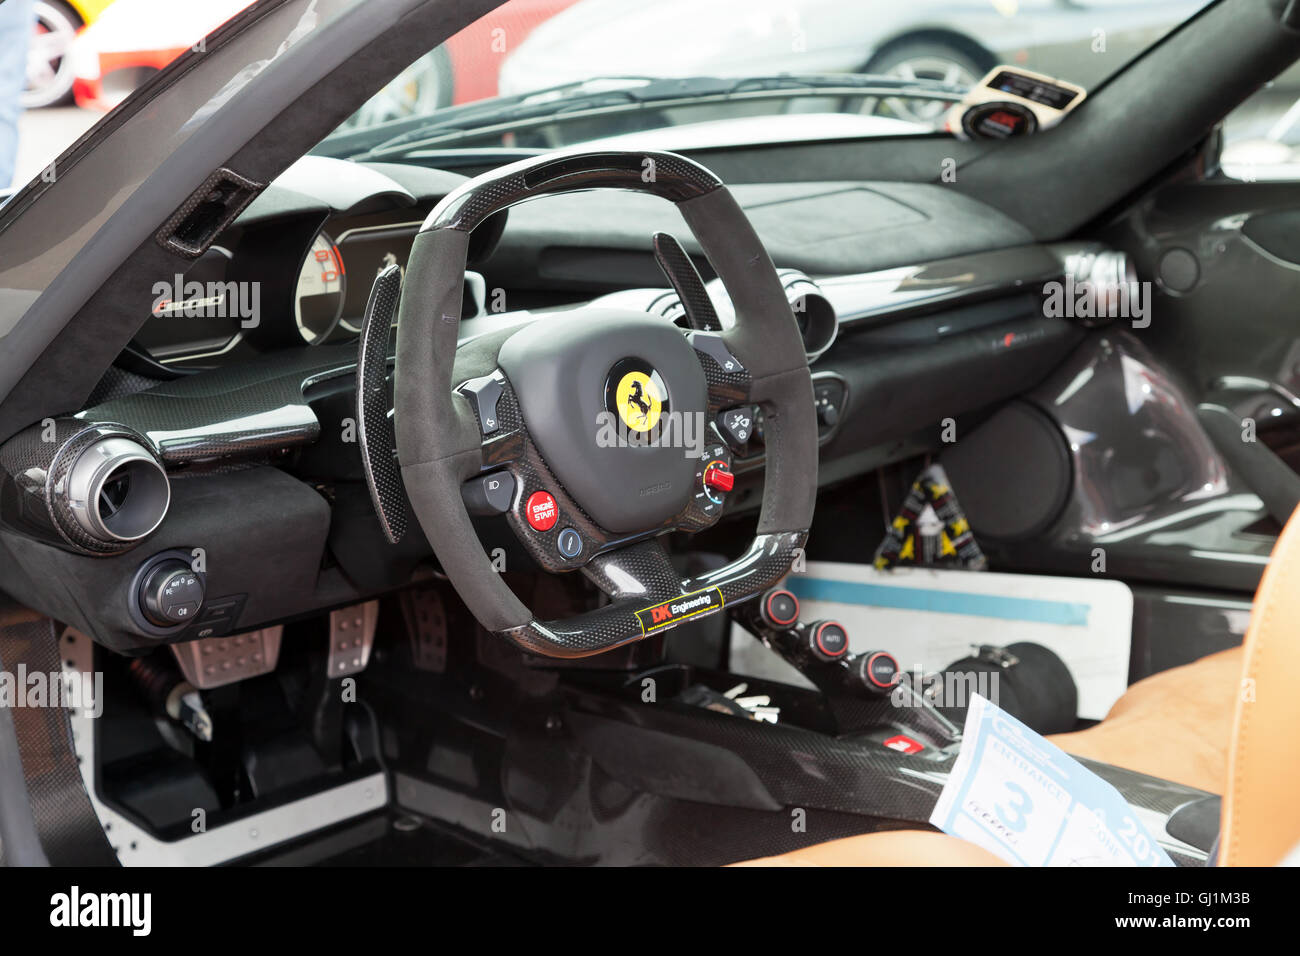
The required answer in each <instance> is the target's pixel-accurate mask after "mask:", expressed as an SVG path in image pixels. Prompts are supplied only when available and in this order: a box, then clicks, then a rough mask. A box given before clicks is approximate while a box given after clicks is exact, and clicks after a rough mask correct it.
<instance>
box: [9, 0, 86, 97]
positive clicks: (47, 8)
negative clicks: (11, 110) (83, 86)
mask: <svg viewBox="0 0 1300 956" xmlns="http://www.w3.org/2000/svg"><path fill="white" fill-rule="evenodd" d="M35 10H36V23H35V25H34V27H33V33H32V38H31V42H30V45H29V46H28V48H27V89H26V90H24V91H23V108H24V109H36V108H38V107H41V106H54V105H57V104H61V103H67V102H70V101H71V99H72V80H73V74H72V59H71V57H69V56H68V52H69V50H70V49H71V47H72V41H73V40H74V39H76V36H77V30H78V29H79V28H80V27H81V18H80V17H79V16H77V14H76V12H75V11H73V9H72V8H71V7H70V6H68V5H67V4H66V3H62V2H60V0H37V2H36V4H35Z"/></svg>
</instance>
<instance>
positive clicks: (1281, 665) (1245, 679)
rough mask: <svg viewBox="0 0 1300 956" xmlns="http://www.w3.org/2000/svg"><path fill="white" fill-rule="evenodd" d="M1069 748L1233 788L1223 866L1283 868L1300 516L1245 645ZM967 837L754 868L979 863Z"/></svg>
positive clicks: (1296, 733) (1298, 634)
mask: <svg viewBox="0 0 1300 956" xmlns="http://www.w3.org/2000/svg"><path fill="white" fill-rule="evenodd" d="M1052 739H1053V740H1054V741H1055V742H1056V743H1057V744H1058V745H1059V746H1061V747H1062V748H1063V749H1065V750H1066V751H1068V752H1070V753H1074V754H1078V755H1079V756H1083V757H1089V758H1092V759H1095V760H1101V761H1105V762H1106V763H1111V764H1115V765H1116V766H1121V767H1128V768H1130V769H1133V770H1138V771H1140V772H1142V773H1147V774H1152V775H1153V776H1159V777H1163V778H1165V779H1168V780H1176V781H1178V782H1179V783H1184V784H1187V785H1189V786H1194V787H1199V788H1201V789H1203V790H1208V791H1210V792H1212V793H1222V794H1223V795H1224V799H1223V815H1222V820H1221V824H1220V845H1219V864H1220V865H1222V866H1273V865H1275V864H1277V863H1279V862H1280V861H1281V860H1282V859H1283V858H1284V857H1285V856H1286V854H1287V852H1288V851H1289V850H1291V848H1292V847H1294V846H1296V845H1297V844H1298V843H1300V509H1297V510H1296V513H1295V514H1293V515H1292V516H1291V520H1290V521H1288V522H1287V526H1286V528H1284V529H1283V531H1282V534H1281V535H1280V536H1279V538H1278V541H1277V545H1276V547H1275V548H1274V549H1273V556H1272V558H1271V560H1270V562H1269V566H1268V568H1267V569H1266V570H1265V572H1264V577H1263V579H1262V580H1261V581H1260V585H1259V591H1258V592H1256V594H1255V605H1254V608H1253V610H1252V612H1251V620H1250V628H1249V630H1248V631H1247V632H1246V641H1245V643H1244V645H1243V646H1242V647H1241V648H1236V649H1234V650H1230V651H1223V652H1221V653H1218V654H1211V655H1210V656H1209V657H1205V658H1202V659H1201V660H1199V661H1195V662H1194V663H1191V664H1188V665H1186V666H1184V667H1177V668H1174V669H1173V670H1169V671H1164V672H1162V673H1160V674H1156V675H1154V676H1152V677H1149V678H1147V679H1146V680H1143V681H1139V682H1138V683H1136V684H1134V685H1133V686H1132V687H1130V688H1129V690H1128V692H1127V693H1125V695H1124V696H1123V697H1122V698H1120V700H1119V701H1118V702H1117V703H1116V704H1115V706H1114V707H1113V708H1112V709H1111V712H1110V714H1109V715H1108V716H1107V718H1106V720H1104V721H1102V722H1101V723H1100V724H1098V725H1097V726H1096V727H1092V728H1089V729H1088V730H1085V731H1080V732H1078V733H1072V734H1058V735H1057V736H1056V737H1054V738H1052ZM1000 862H1001V861H1000V860H998V859H997V858H996V857H994V856H993V855H992V854H990V853H987V852H985V851H984V850H983V849H981V848H980V847H977V846H975V845H974V844H972V843H968V842H967V841H965V840H961V839H958V838H957V837H953V836H948V835H947V834H942V833H933V832H927V831H920V830H891V831H887V832H881V833H869V834H866V835H863V836H857V837H849V838H847V839H843V840H833V841H831V842H829V843H822V844H819V845H817V846H812V847H807V848H805V849H802V850H796V851H794V852H793V853H786V854H783V855H782V856H775V857H767V858H765V859H760V860H752V861H749V862H748V863H746V864H743V865H749V866H754V865H757V866H978V865H990V866H992V865H997V864H999V863H1000Z"/></svg>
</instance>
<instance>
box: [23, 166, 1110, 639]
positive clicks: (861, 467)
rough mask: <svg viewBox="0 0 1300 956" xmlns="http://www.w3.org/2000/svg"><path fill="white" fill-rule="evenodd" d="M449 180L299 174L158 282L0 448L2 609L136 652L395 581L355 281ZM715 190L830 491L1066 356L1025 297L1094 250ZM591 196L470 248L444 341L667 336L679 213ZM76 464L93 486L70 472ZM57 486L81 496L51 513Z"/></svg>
mask: <svg viewBox="0 0 1300 956" xmlns="http://www.w3.org/2000/svg"><path fill="white" fill-rule="evenodd" d="M463 181H465V177H463V176H460V175H457V174H454V173H449V172H445V171H441V170H436V169H429V168H425V167H420V166H397V165H393V164H354V163H345V162H341V161H338V160H332V159H326V158H323V157H308V158H306V159H304V160H302V161H300V162H299V163H298V164H296V165H295V166H294V167H292V168H291V169H290V170H289V171H288V172H286V174H285V175H284V176H282V177H281V178H280V180H278V181H277V182H276V183H274V184H273V185H272V186H270V187H268V188H267V189H266V190H264V191H263V192H262V193H261V194H260V195H259V196H258V198H257V199H256V200H255V201H254V202H252V203H251V204H250V205H249V206H248V207H247V208H246V209H245V210H244V212H243V214H242V215H241V216H240V217H239V218H238V219H237V220H236V221H235V222H234V224H233V225H232V226H230V227H229V228H228V229H227V230H226V231H225V232H224V233H223V234H222V235H220V236H219V237H218V238H217V240H216V242H215V243H214V244H213V245H212V246H211V247H210V248H208V249H207V250H206V251H205V252H204V253H203V255H202V256H200V257H199V258H198V259H197V260H195V261H194V262H193V264H192V266H191V267H190V268H189V269H188V270H187V271H186V272H185V273H184V274H183V275H176V276H172V277H161V278H160V280H159V282H158V283H157V284H156V285H155V289H154V292H155V295H154V299H153V304H152V309H151V314H150V315H149V316H148V318H147V319H146V320H145V321H144V324H143V326H142V328H141V330H140V332H139V333H138V335H137V337H136V339H135V342H134V343H133V346H132V349H131V350H129V352H130V354H129V355H128V354H127V353H124V354H123V357H122V358H121V359H119V362H118V364H117V365H115V366H114V368H113V369H110V371H109V373H108V374H106V375H105V377H104V380H103V381H102V382H101V383H100V386H99V387H97V388H96V390H95V393H94V394H93V395H92V396H91V398H90V400H89V401H88V402H87V403H86V406H85V407H84V408H82V409H81V410H80V411H78V412H76V413H75V414H73V415H70V416H67V417H66V418H62V419H59V420H58V422H57V428H56V431H57V435H56V440H55V441H53V442H51V441H45V440H43V436H42V435H41V434H40V433H39V431H33V429H29V430H28V431H27V432H23V433H20V434H19V435H17V436H15V437H14V438H13V439H10V440H9V441H8V442H6V443H5V444H4V445H3V446H0V470H3V471H4V472H5V473H6V474H7V475H9V476H11V478H13V480H11V481H7V482H6V483H5V489H6V491H5V494H4V496H3V498H0V558H3V559H4V563H5V565H6V574H9V573H13V574H14V575H16V576H18V578H19V580H21V581H23V593H25V594H30V595H32V601H33V602H34V603H35V605H36V606H38V607H39V609H40V610H42V611H43V612H45V613H47V614H49V615H51V616H53V617H55V618H57V619H60V620H65V621H69V622H71V623H73V624H74V625H75V626H77V627H78V628H79V629H81V630H83V631H85V632H86V633H88V634H91V635H93V636H94V637H95V638H96V639H97V640H98V641H100V642H101V643H104V644H107V645H109V646H111V647H114V648H117V649H119V650H124V651H128V652H129V651H131V650H135V649H140V648H145V647H151V646H155V645H156V644H157V643H158V642H159V641H163V642H176V641H185V640H192V639H194V638H195V637H203V636H212V635H215V634H220V633H238V632H244V631H247V630H249V629H252V628H257V627H260V626H262V625H266V624H271V623H273V622H276V621H281V620H284V619H286V618H289V617H293V616H295V615H303V614H308V613H313V612H317V611H320V610H323V609H327V608H330V607H337V606H340V605H343V604H348V603H352V602H355V601H358V600H362V599H364V598H366V597H367V596H371V595H374V594H378V593H382V592H384V591H386V590H391V589H394V588H397V587H400V586H402V585H404V584H405V583H407V582H408V581H409V580H410V579H411V575H412V573H413V572H415V571H416V569H417V568H418V567H419V566H421V565H423V564H427V562H429V561H430V560H431V555H430V549H429V546H428V543H427V541H425V540H424V539H423V537H422V536H421V535H420V534H419V532H418V530H416V531H414V532H412V533H410V534H408V535H407V536H406V537H405V538H404V539H403V540H402V541H401V542H400V543H399V544H397V545H393V544H390V543H389V541H388V540H387V539H386V538H385V537H384V535H383V532H382V529H381V527H380V523H379V522H378V521H377V520H376V515H375V512H374V509H373V506H372V504H371V501H370V498H369V494H368V491H367V488H366V485H365V476H364V471H363V465H362V463H361V458H360V454H359V451H358V445H357V443H356V437H355V420H356V416H357V407H356V381H357V361H358V345H357V333H358V330H359V328H360V321H361V317H362V314H363V313H364V310H365V307H366V301H367V297H368V295H369V293H370V289H371V285H372V283H373V280H374V277H375V276H376V274H377V273H378V272H379V271H380V270H382V269H384V268H386V267H387V266H389V265H392V264H396V265H398V266H404V265H405V262H406V258H407V256H408V254H409V251H410V247H411V242H412V241H413V239H414V236H415V234H416V232H417V230H418V228H419V224H420V223H421V222H422V221H423V219H424V217H425V216H426V215H427V213H428V212H429V211H430V210H431V209H432V208H433V207H434V206H435V205H436V204H437V202H438V201H439V200H440V199H441V198H442V197H443V196H445V195H446V194H447V193H448V192H450V191H451V190H453V189H454V188H456V186H457V185H459V184H460V183H461V182H463ZM732 192H733V193H734V194H735V195H736V197H737V200H738V201H739V202H740V203H741V205H742V206H743V207H744V208H745V209H746V212H747V214H748V215H749V217H750V218H751V221H752V222H753V223H754V225H755V228H756V229H757V230H758V232H759V235H760V237H761V238H762V239H763V241H764V244H765V246H766V247H767V248H768V250H769V253H770V254H771V256H772V258H773V260H774V262H775V264H776V265H777V267H778V270H779V272H780V275H781V278H782V281H783V284H784V285H785V288H786V291H787V295H788V296H789V298H790V300H791V303H792V307H793V308H794V311H795V314H796V315H797V316H798V317H799V318H800V319H801V329H802V332H803V335H804V344H805V350H806V352H807V355H808V359H809V361H810V363H811V367H812V371H813V373H814V378H813V380H814V391H815V398H816V401H817V409H818V420H819V434H818V439H819V445H820V448H821V466H820V470H819V480H820V482H821V484H823V485H829V484H833V483H835V482H838V481H842V480H845V479H847V478H851V477H853V476H855V475H860V474H865V473H867V472H869V471H871V470H872V469H874V468H877V467H880V466H881V465H883V464H887V463H889V462H891V461H897V460H902V459H904V458H906V457H910V456H912V455H916V454H922V453H927V452H930V451H934V450H935V449H936V443H937V440H938V431H937V429H936V428H935V427H934V426H935V424H936V423H937V422H939V421H941V420H943V419H945V418H949V417H960V416H962V415H966V414H978V413H980V412H981V410H985V409H990V408H993V407H996V406H997V405H998V404H999V403H1001V402H1004V401H1006V400H1007V399H1008V398H1010V397H1012V396H1015V395H1017V394H1020V393H1022V392H1024V391H1026V390H1027V389H1029V388H1031V387H1032V386H1033V385H1035V384H1036V383H1037V382H1038V381H1039V380H1041V378H1042V377H1043V376H1044V375H1045V374H1046V372H1047V371H1048V370H1049V369H1051V368H1052V367H1054V366H1055V365H1057V364H1058V363H1059V362H1060V360H1061V359H1062V358H1063V357H1064V356H1065V355H1067V354H1068V353H1069V352H1070V351H1071V350H1072V349H1073V347H1074V346H1075V345H1076V344H1077V343H1078V342H1079V341H1080V339H1081V338H1082V336H1083V335H1084V330H1083V329H1082V328H1081V327H1080V326H1079V325H1077V324H1075V323H1073V322H1071V321H1069V320H1067V319H1065V318H1053V317H1049V316H1047V315H1045V314H1044V310H1043V307H1042V301H1041V290H1042V287H1043V285H1044V283H1046V282H1050V281H1052V280H1053V279H1057V278H1060V277H1062V276H1063V275H1064V273H1065V271H1066V269H1067V268H1073V266H1071V265H1070V263H1071V261H1076V262H1077V261H1078V257H1079V256H1084V257H1085V259H1086V257H1087V256H1088V255H1089V250H1088V248H1087V247H1086V246H1079V245H1072V246H1045V245H1039V244H1035V243H1032V242H1029V241H1027V239H1026V237H1025V236H1024V235H1023V234H1022V233H1021V231H1020V230H1019V227H1018V226H1016V225H1015V224H1013V223H1010V222H1009V221H1008V220H1005V219H1004V218H1003V217H1001V216H1000V215H999V214H997V213H996V212H995V211H993V210H991V209H988V208H987V207H984V206H982V205H980V204H978V203H975V202H973V201H972V200H969V199H966V198H963V197H958V196H956V194H953V193H946V192H944V190H943V189H942V188H941V187H925V186H918V185H915V184H912V185H905V184H874V183H799V184H755V185H744V184H742V185H738V186H735V187H732ZM599 199H600V202H598V203H593V202H592V195H591V194H586V195H583V194H576V195H572V196H562V197H554V198H548V199H547V200H545V201H543V202H537V203H530V204H524V205H522V206H519V207H516V208H515V209H512V210H511V211H510V220H509V223H507V222H506V221H505V218H504V216H500V217H498V218H497V219H495V220H492V221H489V222H488V223H486V224H485V225H484V226H482V227H480V228H479V229H478V230H476V232H475V233H474V235H473V237H472V239H471V250H470V260H471V270H472V271H471V272H470V273H468V274H467V282H466V290H465V310H464V315H465V318H464V320H463V321H462V326H461V337H462V342H464V341H466V340H468V339H473V338H477V337H482V336H489V337H494V336H505V335H508V334H510V332H511V331H512V330H515V329H517V328H519V327H520V326H522V325H524V324H528V323H537V322H542V323H544V322H546V321H547V319H548V318H549V317H551V316H554V315H556V314H557V313H562V312H563V311H565V310H567V309H569V308H573V307H575V306H578V305H585V304H589V303H593V302H595V303H600V304H618V305H620V306H623V307H631V308H635V309H638V310H640V311H645V312H648V313H651V314H654V315H659V316H661V317H662V318H663V320H664V321H665V322H668V323H677V324H679V325H680V324H682V314H683V312H684V310H683V309H682V307H681V303H680V302H679V301H678V300H677V299H676V295H675V293H674V292H673V290H672V289H671V288H670V286H669V283H668V281H667V280H666V278H665V276H664V274H663V273H662V272H661V271H660V270H659V268H658V265H657V263H656V261H655V259H654V256H653V253H652V251H651V249H652V247H651V242H650V239H651V236H652V235H653V234H654V233H655V232H657V231H666V232H670V233H673V234H674V235H676V236H678V237H680V240H681V244H682V246H683V248H684V250H685V251H686V253H687V254H688V255H690V256H692V257H693V259H694V260H695V261H696V264H697V267H698V268H699V270H700V272H701V274H702V275H703V276H704V277H705V278H706V279H711V278H712V275H711V273H710V271H709V270H708V264H707V262H706V261H704V260H703V258H702V257H701V256H700V253H699V249H698V247H697V246H695V245H694V242H693V239H692V238H691V237H690V235H689V232H688V230H687V229H686V227H685V224H684V223H683V222H681V220H680V216H679V215H678V214H677V213H676V211H675V210H674V209H673V208H672V207H671V206H670V205H669V204H666V203H662V202H659V201H655V200H650V201H649V202H647V201H646V200H647V199H648V197H645V196H640V195H636V194H616V193H609V192H605V193H602V194H600V197H599ZM710 294H711V296H712V297H714V298H715V304H716V305H717V307H718V308H717V312H718V314H719V316H721V317H722V320H723V323H724V325H725V324H726V321H727V309H728V307H729V303H727V302H726V301H725V295H724V294H723V293H722V292H721V290H720V288H719V287H718V286H717V284H716V283H710ZM392 344H393V343H392V341H391V337H390V350H391V348H392ZM460 371H461V370H460V366H459V359H458V367H457V374H458V375H460ZM471 374H479V373H478V372H472V373H471V372H466V374H465V375H464V376H461V377H462V378H469V377H470V376H471ZM34 428H35V426H34ZM752 432H753V433H752V434H744V435H743V436H741V439H740V440H738V441H734V442H733V451H734V462H735V464H734V469H735V473H736V475H737V482H736V487H735V489H734V490H733V492H732V493H731V494H730V495H729V496H728V501H727V503H726V512H727V513H729V514H732V515H744V514H746V513H749V512H752V511H754V510H755V509H756V508H757V507H758V504H759V501H760V499H761V488H762V474H763V465H764V450H763V441H762V438H763V430H762V420H761V416H759V417H758V418H757V420H756V421H755V423H754V427H753V429H752ZM733 437H734V436H733ZM87 448H94V449H95V450H96V452H97V454H96V455H90V456H87V455H84V454H83V452H85V450H86V449H87ZM87 458H93V459H95V460H96V461H97V462H99V463H100V464H101V465H102V467H101V468H100V469H99V470H98V471H96V470H94V469H90V470H87V469H85V468H82V467H81V465H80V462H81V461H83V460H85V459H87ZM100 459H103V461H110V462H111V467H110V465H105V464H103V462H102V461H100ZM83 472H85V473H84V474H83ZM35 474H39V475H40V476H41V479H42V480H41V481H38V482H34V481H33V480H31V476H32V475H35ZM47 479H48V480H47ZM49 482H55V483H59V484H58V487H59V489H62V490H60V491H58V492H57V493H55V492H52V491H50V489H51V488H53V487H54V485H52V484H49ZM60 482H61V483H60ZM71 486H75V487H77V488H80V489H81V491H80V492H79V494H80V497H79V498H77V499H76V500H72V499H68V500H64V497H60V495H63V491H64V490H66V489H67V488H68V487H71ZM47 492H49V493H47ZM65 497H66V496H65ZM499 531H500V528H499V527H497V526H495V525H493V523H492V519H484V522H483V527H482V535H483V538H484V540H485V542H488V541H493V540H497V541H501V540H505V539H502V538H501V537H500V536H499ZM494 535H497V537H496V538H495V539H494ZM196 551H197V552H200V553H202V555H203V556H204V561H205V570H204V572H203V575H202V577H203V580H202V581H201V582H199V583H200V584H201V585H202V587H201V588H200V591H201V592H203V593H200V594H199V597H198V600H196V601H190V600H188V599H186V600H181V599H180V598H177V599H176V600H177V603H176V605H175V606H176V608H180V607H182V605H183V606H185V610H184V611H183V612H181V611H177V612H176V613H177V614H180V617H172V618H167V617H165V616H164V617H160V616H159V615H158V614H157V613H152V614H151V613H150V608H149V607H145V606H144V605H143V604H142V603H141V599H140V595H141V594H142V593H143V592H144V591H148V589H149V587H151V586H152V585H151V582H153V580H154V578H155V577H156V576H157V573H161V572H160V571H159V570H158V569H159V568H164V567H165V566H167V562H169V561H170V562H173V563H174V562H175V561H176V560H179V558H178V556H184V555H186V554H193V553H195V552H196ZM521 560H524V561H525V562H526V560H527V559H526V557H524V558H522V559H521ZM177 573H178V574H181V579H182V580H184V581H188V580H189V578H188V577H186V576H185V574H184V572H183V571H180V572H177ZM142 589H143V590H142ZM204 589H205V590H204ZM159 593H164V592H159ZM166 593H170V592H166ZM178 593H179V592H178ZM103 595H118V596H119V599H118V600H116V601H114V600H110V601H107V602H105V601H104V600H103V598H102V596H103ZM190 605H193V606H192V607H191V606H190ZM213 608H216V609H218V610H219V611H220V613H219V614H218V615H217V617H216V618H213V617H212V616H211V614H212V610H213ZM155 610H156V609H155ZM236 629H237V630H236Z"/></svg>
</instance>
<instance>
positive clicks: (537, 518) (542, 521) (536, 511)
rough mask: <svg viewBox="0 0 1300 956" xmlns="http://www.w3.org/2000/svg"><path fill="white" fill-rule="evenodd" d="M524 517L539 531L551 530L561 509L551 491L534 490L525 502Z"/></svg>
mask: <svg viewBox="0 0 1300 956" xmlns="http://www.w3.org/2000/svg"><path fill="white" fill-rule="evenodd" d="M524 517H525V518H527V519H528V523H529V524H530V525H532V526H533V528H535V529H536V530H538V531H550V530H551V529H552V528H554V527H555V522H556V521H557V520H558V519H559V517H560V509H559V508H557V507H556V505H555V499H554V498H552V497H551V493H550V492H549V491H534V492H533V493H532V494H531V495H529V496H528V500H527V501H526V502H524Z"/></svg>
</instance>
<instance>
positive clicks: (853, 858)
mask: <svg viewBox="0 0 1300 956" xmlns="http://www.w3.org/2000/svg"><path fill="white" fill-rule="evenodd" d="M731 865H732V866H1006V865H1007V864H1006V863H1005V862H1004V861H1003V860H1002V859H1000V858H999V857H996V856H994V855H993V854H992V853H990V852H989V851H988V850H985V849H984V848H983V847H978V846H976V845H975V844H974V843H970V842H969V841H967V840H962V839H960V838H959V837H955V836H949V835H948V834H946V833H936V832H933V831H930V830H882V831H880V832H878V833H866V834H863V835H862V836H854V837H845V838H844V839H841V840H830V841H829V842H827V843H818V844H816V845H814V846H809V847H804V848H803V849H802V850H794V851H792V852H790V853H782V854H781V855H780V856H766V857H762V858H761V859H757V860H746V861H744V862H742V863H733V864H731Z"/></svg>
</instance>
